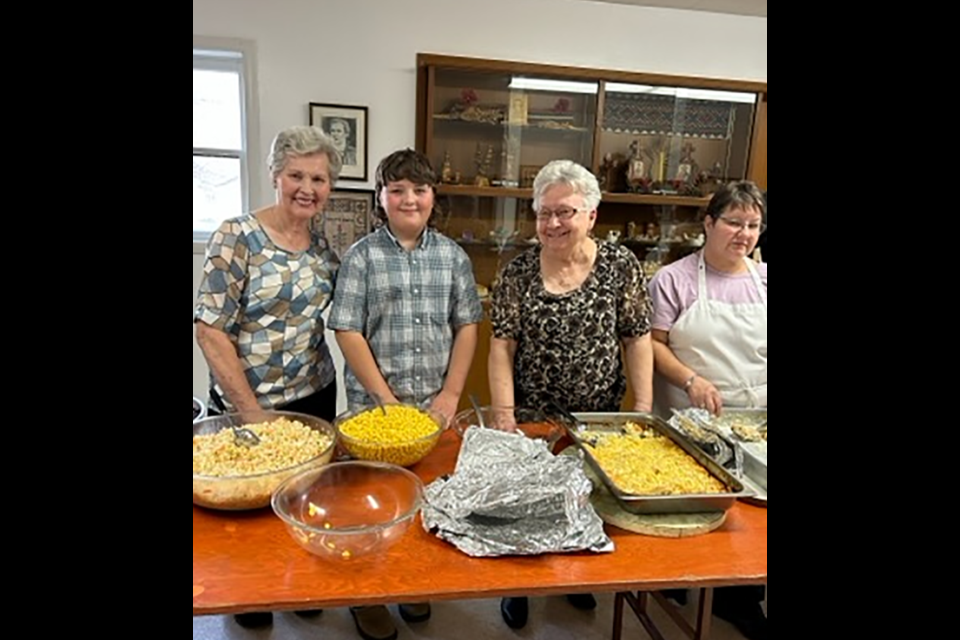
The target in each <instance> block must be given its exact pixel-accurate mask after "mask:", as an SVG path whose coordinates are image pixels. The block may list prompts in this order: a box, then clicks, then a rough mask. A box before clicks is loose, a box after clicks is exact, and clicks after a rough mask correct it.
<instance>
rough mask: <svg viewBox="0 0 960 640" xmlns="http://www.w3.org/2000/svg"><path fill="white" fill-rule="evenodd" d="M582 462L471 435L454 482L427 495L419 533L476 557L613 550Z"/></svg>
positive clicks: (482, 432)
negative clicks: (423, 531)
mask: <svg viewBox="0 0 960 640" xmlns="http://www.w3.org/2000/svg"><path fill="white" fill-rule="evenodd" d="M582 457H583V456H582V453H580V452H579V451H578V452H577V455H573V456H569V455H563V456H555V455H553V454H552V453H550V451H549V449H548V448H547V444H546V443H545V442H544V441H542V440H532V439H529V438H526V437H525V436H523V435H522V434H514V433H505V432H502V431H497V430H494V429H468V430H467V431H466V434H465V435H464V439H463V445H462V447H461V448H460V456H459V457H458V458H457V466H456V469H455V471H454V473H453V475H451V476H449V477H446V478H439V479H437V480H435V481H434V482H432V483H431V484H430V485H428V486H427V488H426V500H427V504H426V506H425V507H424V508H423V518H422V521H423V526H424V528H425V529H426V530H428V531H433V532H435V534H436V535H437V536H438V537H439V538H441V539H443V540H446V541H448V542H450V543H451V544H453V545H454V546H456V547H457V548H458V549H460V550H461V551H463V552H464V553H466V554H467V555H470V556H474V557H482V556H500V555H536V554H540V553H555V552H566V551H582V550H587V551H595V552H606V551H613V541H612V540H610V538H609V537H607V535H606V533H604V531H603V521H602V520H601V519H600V517H599V516H598V515H597V513H596V511H594V509H593V505H591V504H590V492H591V491H592V489H593V486H592V485H591V483H590V480H589V478H587V476H586V475H585V474H584V472H583V466H582V465H583V460H582Z"/></svg>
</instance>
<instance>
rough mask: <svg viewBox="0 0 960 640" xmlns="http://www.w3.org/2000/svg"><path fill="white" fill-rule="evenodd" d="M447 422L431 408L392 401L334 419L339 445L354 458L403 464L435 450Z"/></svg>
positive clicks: (413, 462) (419, 458) (405, 464)
mask: <svg viewBox="0 0 960 640" xmlns="http://www.w3.org/2000/svg"><path fill="white" fill-rule="evenodd" d="M444 424H445V421H444V420H443V418H442V417H441V416H440V415H439V414H437V413H435V412H433V411H430V410H429V409H421V408H420V407H417V406H414V405H410V404H392V403H388V404H384V405H383V408H381V407H362V408H359V409H356V410H353V411H347V412H346V413H342V414H340V415H339V416H337V419H336V420H334V422H333V426H334V428H335V429H336V430H337V436H338V437H339V439H340V446H341V447H343V449H344V451H346V452H347V453H348V454H350V456H351V457H352V458H356V459H358V460H371V461H374V462H389V463H391V464H396V465H400V466H401V467H409V466H411V465H414V464H416V463H418V462H420V461H421V460H423V458H425V457H426V455H427V454H428V453H430V452H431V451H433V448H434V447H435V446H437V442H438V441H439V440H440V434H441V433H442V432H443V429H444Z"/></svg>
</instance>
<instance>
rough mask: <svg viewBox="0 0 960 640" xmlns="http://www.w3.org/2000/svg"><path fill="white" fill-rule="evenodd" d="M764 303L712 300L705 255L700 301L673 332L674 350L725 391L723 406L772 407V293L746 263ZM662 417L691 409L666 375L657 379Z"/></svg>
mask: <svg viewBox="0 0 960 640" xmlns="http://www.w3.org/2000/svg"><path fill="white" fill-rule="evenodd" d="M744 261H745V262H746V263H747V269H748V270H749V272H750V276H751V277H752V279H753V282H754V284H755V285H756V287H757V291H758V292H759V295H760V300H761V301H760V302H748V303H736V304H731V303H727V302H720V301H717V300H710V299H709V298H708V297H707V267H706V264H705V263H704V261H703V252H702V251H701V252H700V259H699V261H698V265H697V281H698V282H697V292H698V295H697V300H696V301H695V302H694V303H693V304H692V305H690V308H689V309H687V310H686V311H685V312H683V313H682V314H680V317H679V318H677V321H676V323H674V325H673V327H671V329H670V333H669V335H670V337H669V346H670V348H671V350H672V351H673V353H674V354H675V355H676V356H677V358H679V359H680V362H682V363H683V364H685V365H687V366H688V367H690V368H691V369H693V371H695V372H696V374H697V375H698V376H700V377H701V378H704V379H706V380H708V381H710V382H711V383H713V385H714V386H715V387H716V388H717V390H718V391H720V395H721V397H722V398H723V406H724V408H727V407H766V406H767V294H766V291H764V289H763V283H762V282H761V281H760V273H759V272H758V271H757V268H756V267H755V266H754V264H753V261H752V260H750V259H749V258H744ZM654 400H655V402H654V404H655V405H656V407H655V411H656V413H657V414H659V415H661V416H663V417H665V418H669V417H670V408H671V407H675V408H677V409H685V408H687V407H689V406H690V397H689V396H688V395H687V392H686V391H684V390H683V389H681V388H679V387H676V386H674V385H672V384H670V383H669V382H667V380H666V379H665V378H663V377H661V376H660V375H656V376H655V377H654Z"/></svg>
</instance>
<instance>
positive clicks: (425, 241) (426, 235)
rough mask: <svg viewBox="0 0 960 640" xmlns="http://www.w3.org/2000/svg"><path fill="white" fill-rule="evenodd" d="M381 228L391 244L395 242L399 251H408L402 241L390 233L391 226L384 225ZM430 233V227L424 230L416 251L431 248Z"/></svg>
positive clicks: (415, 248)
mask: <svg viewBox="0 0 960 640" xmlns="http://www.w3.org/2000/svg"><path fill="white" fill-rule="evenodd" d="M380 228H381V229H383V231H384V233H386V234H387V237H388V238H390V240H391V242H393V244H394V245H396V246H397V248H398V249H401V250H403V251H406V249H404V248H403V245H402V244H400V241H399V240H397V237H396V236H395V235H393V233H392V232H391V231H390V225H388V224H384V225H383V226H382V227H380ZM430 232H431V229H430V227H427V228H425V229H424V230H423V233H421V234H420V239H419V240H418V241H417V245H416V246H415V247H414V248H413V249H414V251H416V250H417V249H425V248H426V247H428V246H430V242H432V240H431V233H430Z"/></svg>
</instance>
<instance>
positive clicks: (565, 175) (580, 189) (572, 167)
mask: <svg viewBox="0 0 960 640" xmlns="http://www.w3.org/2000/svg"><path fill="white" fill-rule="evenodd" d="M558 184H565V185H569V186H570V187H572V188H573V191H574V193H577V194H580V195H581V196H583V205H584V207H586V208H587V210H593V209H596V208H597V206H598V205H599V204H600V197H601V196H600V184H599V183H598V182H597V178H596V176H594V175H593V174H592V173H590V171H589V170H588V169H587V168H586V167H584V166H583V165H580V164H577V163H576V162H574V161H573V160H553V161H551V162H548V163H547V164H545V165H544V166H543V168H542V169H540V172H539V173H537V177H536V178H534V179H533V210H534V211H540V199H541V198H542V197H543V193H544V192H545V191H546V190H547V189H549V188H550V187H553V186H556V185H558Z"/></svg>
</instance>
